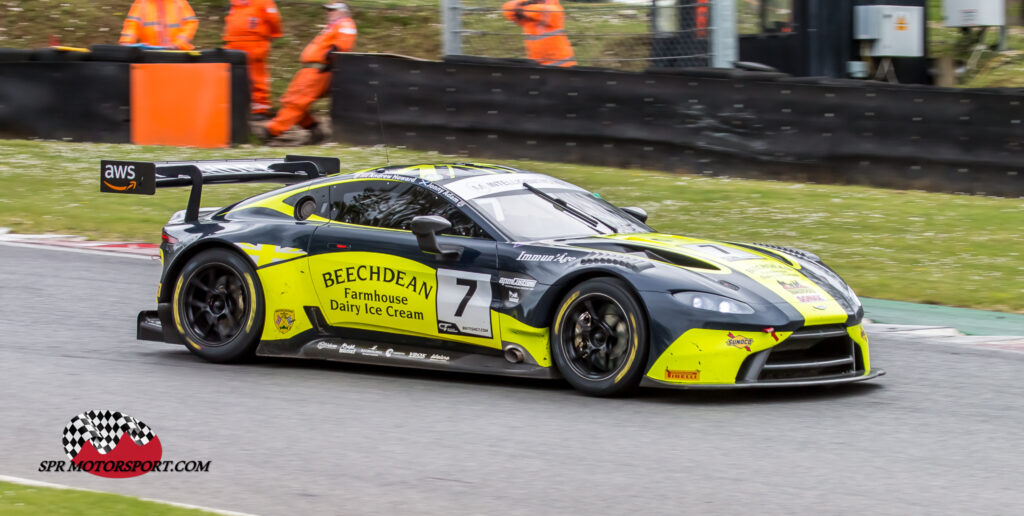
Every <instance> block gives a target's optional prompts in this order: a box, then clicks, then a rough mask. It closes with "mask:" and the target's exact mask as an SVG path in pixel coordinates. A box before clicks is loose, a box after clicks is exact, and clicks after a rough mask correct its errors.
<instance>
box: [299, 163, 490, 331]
mask: <svg viewBox="0 0 1024 516" xmlns="http://www.w3.org/2000/svg"><path fill="white" fill-rule="evenodd" d="M330 202H331V213H330V217H331V219H332V221H331V222H329V223H327V224H324V225H323V226H320V227H318V228H317V229H316V231H315V233H314V236H313V242H312V245H311V247H312V249H313V252H312V253H311V256H310V262H309V263H310V270H311V273H312V275H313V278H312V279H313V282H314V285H315V289H316V291H317V295H318V297H319V301H320V308H321V311H322V313H323V315H324V319H325V321H326V322H327V324H328V325H330V327H331V329H332V330H333V331H334V332H335V333H337V334H340V335H351V336H352V338H374V339H379V340H382V341H386V342H399V343H415V344H418V345H424V346H431V347H441V348H444V347H446V343H453V342H455V343H465V344H470V345H476V346H485V347H490V348H497V349H500V348H501V339H500V333H499V331H498V330H499V328H498V317H497V315H496V313H495V312H494V308H495V307H496V306H497V305H496V302H497V301H496V299H495V293H496V292H497V289H496V288H495V285H496V282H497V269H496V266H497V252H496V244H495V241H494V240H493V239H492V238H490V236H488V235H487V234H486V233H485V232H484V231H483V230H482V229H481V228H480V227H479V226H477V225H476V224H475V223H474V222H473V221H472V220H471V219H469V218H468V217H467V216H466V215H465V214H463V213H462V212H461V210H460V209H459V208H458V207H456V206H455V205H453V204H451V203H450V202H449V201H447V200H445V199H443V198H441V197H440V196H438V195H437V194H435V193H433V192H431V191H429V190H427V189H426V188H423V187H422V186H420V185H417V184H413V183H411V182H406V181H400V180H394V179H365V178H364V179H354V180H349V181H345V182H341V183H338V184H335V185H332V186H331V190H330ZM419 215H440V216H442V217H445V218H446V219H448V220H449V221H451V222H452V230H451V231H449V232H446V233H448V234H442V235H440V236H439V237H438V242H439V243H440V244H441V245H442V246H457V247H459V248H461V249H462V252H461V255H460V256H458V257H457V258H443V257H441V256H439V255H435V254H430V253H426V252H424V251H422V250H421V249H420V247H419V245H418V243H417V239H416V236H415V235H413V233H412V232H411V231H410V224H411V222H412V219H413V217H416V216H419Z"/></svg>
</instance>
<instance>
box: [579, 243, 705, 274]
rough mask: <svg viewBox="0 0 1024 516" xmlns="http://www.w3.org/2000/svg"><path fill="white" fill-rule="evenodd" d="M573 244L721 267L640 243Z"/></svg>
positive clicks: (694, 265)
mask: <svg viewBox="0 0 1024 516" xmlns="http://www.w3.org/2000/svg"><path fill="white" fill-rule="evenodd" d="M573 245H574V247H582V248H586V249H596V250H598V251H610V252H613V253H625V254H629V255H633V256H642V257H644V258H649V259H651V260H658V261H660V262H668V263H671V264H674V265H678V266H680V267H690V268H693V269H706V270H712V271H717V270H721V269H719V268H718V267H716V266H714V265H713V264H711V263H708V262H705V261H704V260H700V259H697V258H694V257H692V256H687V255H685V254H679V253H673V252H671V251H666V250H663V249H653V248H650V247H645V246H640V245H630V244H621V243H603V242H601V243H590V242H588V243H586V244H573Z"/></svg>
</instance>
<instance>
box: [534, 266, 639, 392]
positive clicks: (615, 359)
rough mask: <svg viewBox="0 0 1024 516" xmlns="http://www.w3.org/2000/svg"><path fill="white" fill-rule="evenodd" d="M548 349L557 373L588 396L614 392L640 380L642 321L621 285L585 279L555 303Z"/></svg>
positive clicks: (626, 291) (625, 289) (637, 310)
mask: <svg viewBox="0 0 1024 516" xmlns="http://www.w3.org/2000/svg"><path fill="white" fill-rule="evenodd" d="M552 329H553V331H552V333H551V354H552V357H553V359H554V361H555V364H556V365H557V366H558V370H559V371H560V372H561V373H562V376H564V377H565V379H566V380H567V381H568V382H569V383H570V384H572V386H573V387H575V388H577V389H579V390H580V391H582V392H584V393H586V394H589V395H592V396H616V395H622V394H626V393H628V392H630V391H631V390H633V389H634V388H636V386H637V384H639V383H640V378H641V377H642V376H643V369H644V366H645V364H646V363H647V347H648V346H647V321H646V320H645V319H644V316H643V311H642V310H641V308H640V304H639V303H638V302H637V300H636V298H635V297H634V296H633V294H632V293H631V292H630V291H629V289H628V288H626V285H625V284H624V283H623V282H622V281H620V280H617V279H612V278H597V279H592V280H587V281H585V282H583V283H580V284H579V285H577V286H576V287H575V288H573V289H572V290H571V291H570V292H569V294H568V295H566V296H565V298H564V299H563V300H562V302H561V304H560V305H559V307H558V312H557V315H556V317H555V323H554V325H553V327H552Z"/></svg>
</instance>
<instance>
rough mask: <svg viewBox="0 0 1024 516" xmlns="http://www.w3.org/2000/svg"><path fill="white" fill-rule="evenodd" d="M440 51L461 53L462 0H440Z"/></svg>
mask: <svg viewBox="0 0 1024 516" xmlns="http://www.w3.org/2000/svg"><path fill="white" fill-rule="evenodd" d="M441 33H442V34H441V52H442V53H443V54H444V55H446V56H452V55H460V54H462V0H441Z"/></svg>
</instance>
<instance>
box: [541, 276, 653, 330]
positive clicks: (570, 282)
mask: <svg viewBox="0 0 1024 516" xmlns="http://www.w3.org/2000/svg"><path fill="white" fill-rule="evenodd" d="M598 278H612V279H617V280H619V281H622V283H624V284H625V285H626V289H628V290H629V292H630V294H632V295H633V298H634V299H636V302H637V304H638V305H639V306H640V310H641V311H642V312H643V313H642V314H640V315H641V316H642V317H643V318H644V322H646V323H647V327H648V328H650V326H651V324H650V311H649V310H648V309H647V303H646V302H645V301H644V298H643V296H641V295H640V292H639V291H638V290H637V289H636V287H635V286H634V285H633V283H632V282H630V281H629V279H627V278H626V277H625V275H623V274H622V273H621V271H617V270H615V269H606V268H599V269H585V270H581V271H577V272H574V273H573V274H570V275H568V276H566V277H564V278H562V281H561V282H560V283H564V284H559V285H558V287H556V288H554V289H552V291H550V292H549V294H548V295H549V296H550V297H549V298H548V300H547V303H546V304H547V306H548V308H549V309H548V310H546V313H545V315H544V326H546V327H548V328H554V324H555V314H556V312H557V311H558V305H559V304H560V303H561V302H562V299H564V298H565V296H566V295H567V294H568V293H569V291H570V290H572V289H573V288H575V287H576V286H577V285H579V284H581V283H583V282H585V281H588V280H592V279H598ZM648 338H650V335H648Z"/></svg>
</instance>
